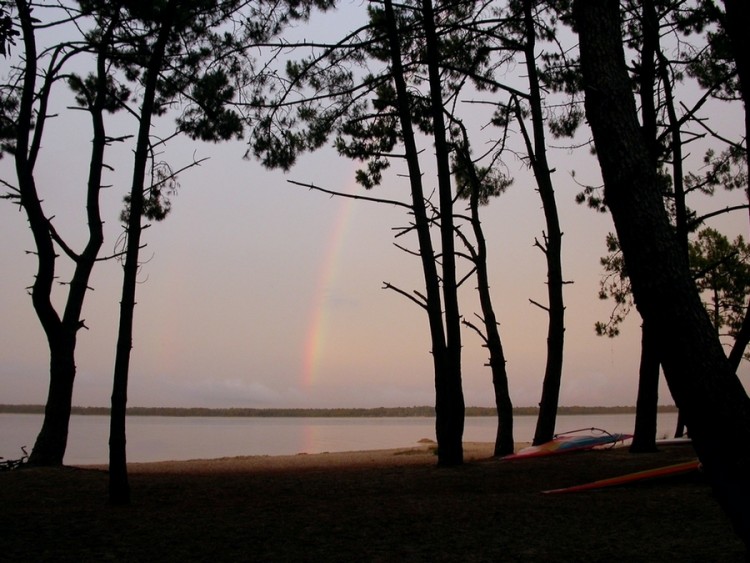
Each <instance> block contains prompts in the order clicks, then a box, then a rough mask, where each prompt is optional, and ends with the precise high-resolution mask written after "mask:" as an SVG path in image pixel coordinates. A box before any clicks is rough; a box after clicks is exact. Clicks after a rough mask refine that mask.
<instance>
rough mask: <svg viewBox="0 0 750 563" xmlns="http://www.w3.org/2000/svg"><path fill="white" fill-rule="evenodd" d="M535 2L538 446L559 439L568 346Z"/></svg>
mask: <svg viewBox="0 0 750 563" xmlns="http://www.w3.org/2000/svg"><path fill="white" fill-rule="evenodd" d="M534 4H535V2H534V1H533V0H524V4H523V8H524V20H525V32H526V42H525V47H524V58H525V59H526V72H527V75H528V81H529V106H530V109H531V124H532V129H533V142H532V140H531V139H529V137H528V135H527V134H526V133H525V131H524V137H525V140H526V145H527V147H526V148H527V152H528V154H529V158H530V160H531V167H532V170H533V171H534V177H535V179H536V184H537V190H538V191H539V196H540V197H541V199H542V209H543V210H544V219H545V223H546V229H547V230H546V234H545V235H544V243H543V244H542V243H539V242H537V246H539V248H541V250H542V251H543V252H544V256H545V259H546V261H547V299H548V304H547V314H548V317H549V321H548V326H547V363H546V366H545V368H544V381H543V384H542V397H541V400H540V402H539V417H538V418H537V424H536V430H535V433H534V442H533V443H534V445H538V444H543V443H544V442H549V441H550V440H552V438H554V436H555V425H556V423H557V406H558V403H559V400H560V384H561V381H562V370H563V351H564V345H565V301H564V299H563V285H564V282H563V275H562V231H561V230H560V217H559V214H558V212H557V202H556V200H555V189H554V186H553V184H552V172H551V171H550V168H549V163H548V162H547V147H546V142H545V133H544V112H543V108H542V90H541V87H540V84H539V71H538V69H537V66H536V28H535V24H534V16H533V10H534Z"/></svg>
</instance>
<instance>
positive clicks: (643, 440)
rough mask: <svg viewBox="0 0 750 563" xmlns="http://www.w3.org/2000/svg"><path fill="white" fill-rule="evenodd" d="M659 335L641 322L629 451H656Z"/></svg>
mask: <svg viewBox="0 0 750 563" xmlns="http://www.w3.org/2000/svg"><path fill="white" fill-rule="evenodd" d="M657 336H658V335H656V334H654V333H653V332H652V331H651V330H649V327H648V325H646V323H645V322H644V323H643V326H642V327H641V365H640V368H639V375H638V399H637V401H636V406H635V430H634V431H633V443H632V444H631V445H630V451H631V452H632V453H647V452H655V451H657V448H656V422H657V415H658V405H659V368H660V365H661V364H660V362H659V341H658V338H657Z"/></svg>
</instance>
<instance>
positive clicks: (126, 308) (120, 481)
mask: <svg viewBox="0 0 750 563" xmlns="http://www.w3.org/2000/svg"><path fill="white" fill-rule="evenodd" d="M175 10H176V0H170V1H169V2H167V4H166V5H165V7H164V9H163V13H162V17H161V21H160V27H159V33H158V36H157V39H156V42H155V44H154V47H153V49H152V51H151V58H150V59H149V64H148V67H147V68H146V72H145V79H144V89H143V101H142V104H141V111H140V115H139V117H140V123H139V126H138V136H137V140H136V147H135V156H134V159H133V182H132V185H131V189H130V210H129V213H128V224H127V226H126V229H127V246H126V250H125V262H124V265H123V283H122V298H121V300H120V323H119V328H118V333H117V348H116V353H115V368H114V380H113V383H112V411H111V413H110V431H109V503H110V504H112V505H125V504H129V503H130V484H129V482H128V471H127V456H126V442H127V440H126V411H127V400H128V399H127V398H128V375H129V372H130V351H131V349H132V347H133V315H134V310H135V294H136V288H137V285H138V269H139V254H140V248H141V233H142V231H143V225H142V215H143V207H144V189H145V187H146V185H145V184H146V165H147V163H148V159H149V146H150V143H149V137H150V134H151V120H152V117H153V114H154V111H155V108H156V102H155V100H156V88H157V83H158V78H159V74H160V73H161V70H162V66H163V64H164V56H165V52H166V46H167V43H168V41H169V37H170V35H171V33H172V26H173V19H174V14H175Z"/></svg>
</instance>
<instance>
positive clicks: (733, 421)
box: [574, 0, 750, 548]
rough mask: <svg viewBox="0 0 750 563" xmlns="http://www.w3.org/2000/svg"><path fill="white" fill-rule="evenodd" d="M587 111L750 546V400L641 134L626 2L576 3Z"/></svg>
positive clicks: (722, 496)
mask: <svg viewBox="0 0 750 563" xmlns="http://www.w3.org/2000/svg"><path fill="white" fill-rule="evenodd" d="M574 16H575V22H576V26H577V30H578V33H579V36H580V51H581V72H582V77H583V84H584V90H585V95H586V102H585V105H586V115H587V118H588V121H589V123H590V125H591V128H592V132H593V136H594V142H595V145H596V150H597V155H598V158H599V163H600V166H601V170H602V176H603V179H604V186H605V198H606V202H607V205H608V207H609V209H610V211H611V213H612V218H613V220H614V223H615V228H616V230H617V235H618V239H619V241H620V245H621V248H622V252H623V257H624V259H625V263H626V267H627V270H628V273H629V275H630V279H631V282H632V287H633V296H634V299H635V304H636V306H637V308H638V310H639V312H640V314H641V317H642V318H643V319H644V322H646V323H649V324H650V328H653V330H654V331H655V332H656V334H658V345H659V350H660V357H661V358H662V366H663V369H664V375H665V377H666V380H667V383H668V385H669V388H670V391H671V392H672V396H673V397H674V400H675V403H676V404H677V407H678V408H679V409H680V410H681V412H682V414H683V415H684V417H685V422H686V424H687V426H688V429H689V430H690V434H691V437H692V440H693V444H694V446H695V449H696V451H697V453H698V455H699V457H700V459H701V462H702V464H703V467H704V470H705V472H706V474H707V476H708V478H709V480H710V482H711V484H712V486H713V489H714V492H715V494H716V497H717V499H718V501H719V502H720V504H721V505H722V507H723V508H724V510H725V511H726V512H727V514H728V515H729V517H730V519H731V521H732V523H733V525H734V527H735V530H736V531H737V533H738V534H739V535H740V537H741V538H742V539H743V541H744V542H745V544H746V546H747V547H748V548H750V400H749V399H748V397H747V394H746V393H745V390H744V388H743V387H742V384H741V383H740V381H739V379H738V378H737V376H736V374H735V372H734V370H733V369H732V367H731V366H730V364H729V362H728V360H727V358H726V356H725V354H724V350H723V348H722V346H721V343H720V342H719V339H718V337H717V335H716V331H715V329H714V327H713V325H712V323H711V320H710V318H709V316H708V314H707V313H706V310H705V308H704V307H703V305H702V303H701V301H700V297H699V295H698V291H697V289H696V287H695V284H694V283H693V281H692V278H691V275H690V269H689V265H688V262H687V260H686V258H685V256H684V252H683V251H682V248H681V243H680V241H679V240H678V238H677V236H676V235H675V233H674V229H672V227H671V225H670V224H669V219H668V216H667V212H666V210H665V207H664V201H663V198H662V196H661V194H660V192H659V190H658V189H657V186H658V179H657V176H656V173H655V171H654V170H653V167H652V166H650V163H649V155H648V150H647V148H646V146H645V143H644V140H643V136H642V134H641V132H640V126H639V123H638V118H637V112H636V108H635V102H634V99H633V93H632V91H631V82H630V78H629V76H628V72H627V68H626V65H625V57H624V52H623V46H622V42H621V38H622V34H621V28H620V14H619V3H618V2H617V0H576V1H575V3H574Z"/></svg>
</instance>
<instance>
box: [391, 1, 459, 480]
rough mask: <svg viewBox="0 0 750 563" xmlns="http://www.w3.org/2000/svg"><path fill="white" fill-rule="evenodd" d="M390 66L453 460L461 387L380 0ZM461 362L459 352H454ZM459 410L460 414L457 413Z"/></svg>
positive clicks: (398, 68) (444, 447) (395, 49)
mask: <svg viewBox="0 0 750 563" xmlns="http://www.w3.org/2000/svg"><path fill="white" fill-rule="evenodd" d="M383 7H384V10H385V15H386V25H387V33H388V45H389V51H390V59H391V60H390V62H391V72H392V73H393V81H394V86H395V89H396V104H397V106H398V107H397V108H396V110H397V112H398V115H399V123H400V124H401V132H402V135H403V142H404V151H405V154H406V162H407V167H408V170H409V185H410V188H411V206H412V211H413V213H414V226H415V229H416V232H417V238H418V240H419V255H420V260H421V261H422V272H423V275H424V280H425V293H426V296H425V304H424V308H425V310H426V312H427V317H428V321H429V326H430V340H431V343H432V361H433V370H434V377H435V433H436V438H437V442H438V464H439V465H456V464H458V463H462V461H463V444H462V436H463V424H464V419H463V414H464V413H463V391H462V390H461V387H460V385H461V380H460V370H459V372H458V393H456V389H455V383H456V377H455V371H454V368H453V366H454V364H455V355H451V354H449V352H448V347H447V345H446V336H445V326H444V324H443V308H442V300H441V297H440V276H439V275H438V270H437V264H436V262H435V251H434V249H433V246H432V239H431V237H430V219H429V218H428V216H427V210H426V208H425V198H424V190H423V186H422V173H421V170H420V165H419V150H418V149H417V145H416V140H415V135H414V129H413V125H412V116H411V107H410V103H409V100H410V96H409V93H408V88H407V84H406V80H405V77H404V71H403V64H402V60H401V58H402V54H401V48H400V43H399V36H398V27H397V23H396V16H395V13H394V11H393V4H392V2H391V1H390V0H385V2H384V3H383ZM459 363H460V356H459ZM459 413H460V416H459Z"/></svg>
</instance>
